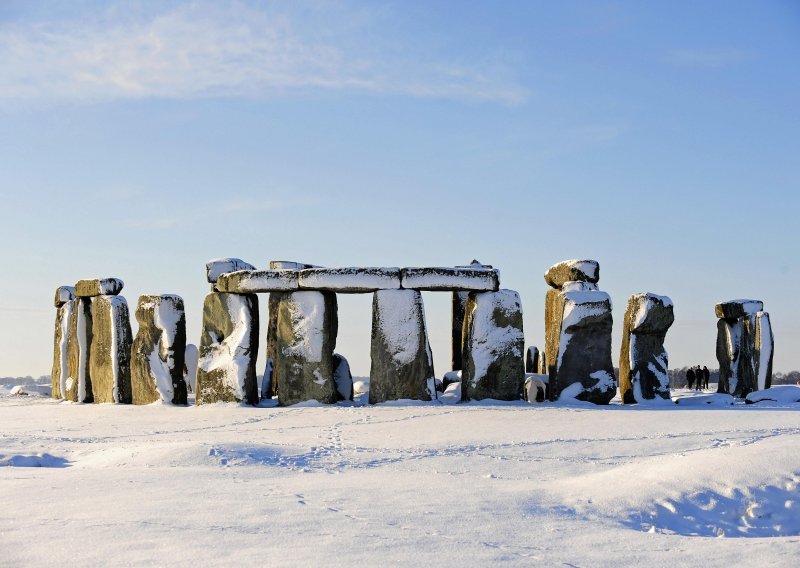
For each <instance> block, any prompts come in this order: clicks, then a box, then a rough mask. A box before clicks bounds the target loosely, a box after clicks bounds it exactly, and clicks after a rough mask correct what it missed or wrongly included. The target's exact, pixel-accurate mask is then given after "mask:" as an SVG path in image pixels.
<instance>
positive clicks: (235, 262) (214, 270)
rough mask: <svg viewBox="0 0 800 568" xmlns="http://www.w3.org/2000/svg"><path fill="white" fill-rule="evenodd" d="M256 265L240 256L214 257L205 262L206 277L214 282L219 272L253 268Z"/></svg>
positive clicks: (210, 281)
mask: <svg viewBox="0 0 800 568" xmlns="http://www.w3.org/2000/svg"><path fill="white" fill-rule="evenodd" d="M255 269H256V267H255V266H253V265H252V264H250V263H249V262H245V261H243V260H242V259H241V258H214V259H211V260H209V261H208V262H206V278H207V279H208V281H209V283H211V284H215V283H216V282H217V279H218V278H219V276H220V274H223V273H225V272H236V271H237V270H255Z"/></svg>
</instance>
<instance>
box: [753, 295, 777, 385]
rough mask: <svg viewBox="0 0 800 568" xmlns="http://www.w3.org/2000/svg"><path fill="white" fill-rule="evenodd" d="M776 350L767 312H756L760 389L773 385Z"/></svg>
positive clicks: (757, 368)
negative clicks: (773, 361)
mask: <svg viewBox="0 0 800 568" xmlns="http://www.w3.org/2000/svg"><path fill="white" fill-rule="evenodd" d="M774 352H775V338H774V337H773V335H772V325H771V324H770V321H769V314H768V313H767V312H762V311H760V312H758V313H757V314H756V352H755V361H756V378H757V381H758V384H757V387H758V390H763V389H768V388H770V387H771V386H772V357H773V355H774Z"/></svg>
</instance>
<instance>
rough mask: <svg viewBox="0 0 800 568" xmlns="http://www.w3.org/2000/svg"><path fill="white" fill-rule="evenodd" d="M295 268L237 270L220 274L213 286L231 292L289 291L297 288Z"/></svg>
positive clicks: (221, 290) (218, 289) (219, 290)
mask: <svg viewBox="0 0 800 568" xmlns="http://www.w3.org/2000/svg"><path fill="white" fill-rule="evenodd" d="M297 275H298V272H297V271H296V270H237V271H236V272H226V273H224V274H220V275H219V277H218V278H217V283H216V284H215V286H214V288H215V289H216V290H217V291H218V292H228V293H231V294H256V293H259V292H291V291H294V290H297V289H298V282H297Z"/></svg>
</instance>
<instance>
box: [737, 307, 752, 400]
mask: <svg viewBox="0 0 800 568" xmlns="http://www.w3.org/2000/svg"><path fill="white" fill-rule="evenodd" d="M739 326H740V328H741V330H742V333H741V340H740V343H739V359H738V364H739V365H738V371H737V373H736V374H737V377H738V379H739V380H738V381H737V383H736V387H735V388H734V389H733V390H732V391H731V393H730V394H732V395H733V396H735V397H739V398H744V397H746V396H747V395H748V394H750V393H751V392H753V391H755V390H758V382H757V379H756V314H750V315H746V316H742V317H740V318H739Z"/></svg>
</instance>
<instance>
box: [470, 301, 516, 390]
mask: <svg viewBox="0 0 800 568" xmlns="http://www.w3.org/2000/svg"><path fill="white" fill-rule="evenodd" d="M465 314H466V315H465V317H464V368H463V369H462V372H461V382H462V388H461V397H462V400H464V401H468V400H470V399H472V400H482V399H485V398H491V399H497V400H520V399H521V398H522V394H523V392H522V391H523V387H524V383H525V362H524V360H523V351H524V349H525V336H524V334H523V330H522V302H521V301H520V298H519V294H518V293H517V292H515V291H513V290H499V291H497V292H472V293H471V294H470V295H469V298H468V300H467V307H466V311H465Z"/></svg>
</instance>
